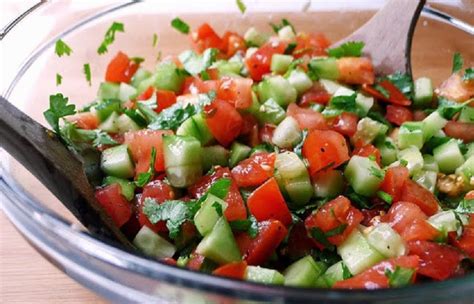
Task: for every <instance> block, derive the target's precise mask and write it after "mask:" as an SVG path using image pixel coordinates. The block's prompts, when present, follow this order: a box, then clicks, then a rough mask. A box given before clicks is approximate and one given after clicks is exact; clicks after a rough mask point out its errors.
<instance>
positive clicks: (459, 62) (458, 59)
mask: <svg viewBox="0 0 474 304" xmlns="http://www.w3.org/2000/svg"><path fill="white" fill-rule="evenodd" d="M463 65H464V59H463V58H462V55H461V54H460V53H458V52H456V53H454V55H453V69H452V72H453V73H456V72H459V71H460V70H461V69H462V66H463Z"/></svg>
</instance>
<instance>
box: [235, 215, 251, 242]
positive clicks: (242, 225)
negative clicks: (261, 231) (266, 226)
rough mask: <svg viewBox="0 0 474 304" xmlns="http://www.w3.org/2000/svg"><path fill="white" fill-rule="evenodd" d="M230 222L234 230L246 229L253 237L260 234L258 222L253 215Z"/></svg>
mask: <svg viewBox="0 0 474 304" xmlns="http://www.w3.org/2000/svg"><path fill="white" fill-rule="evenodd" d="M229 224H230V227H231V228H232V229H233V230H237V231H246V232H247V233H248V234H249V235H250V237H251V238H255V237H256V236H257V234H258V222H257V219H256V218H255V217H254V216H252V215H251V216H250V217H249V218H248V219H245V220H236V221H232V222H229Z"/></svg>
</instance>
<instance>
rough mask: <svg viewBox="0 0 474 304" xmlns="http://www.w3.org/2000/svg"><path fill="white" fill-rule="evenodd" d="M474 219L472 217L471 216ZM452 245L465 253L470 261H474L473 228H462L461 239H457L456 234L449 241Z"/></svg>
mask: <svg viewBox="0 0 474 304" xmlns="http://www.w3.org/2000/svg"><path fill="white" fill-rule="evenodd" d="M471 217H472V218H474V216H473V215H471ZM451 242H452V244H453V245H454V246H455V247H456V248H459V249H461V250H462V251H463V252H465V253H466V254H467V255H468V256H469V257H470V258H471V259H474V228H471V227H464V229H463V231H462V235H461V237H460V238H459V239H458V238H457V237H456V234H455V235H454V237H453V238H452V240H451Z"/></svg>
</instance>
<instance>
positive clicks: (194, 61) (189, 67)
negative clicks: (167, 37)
mask: <svg viewBox="0 0 474 304" xmlns="http://www.w3.org/2000/svg"><path fill="white" fill-rule="evenodd" d="M217 53H218V51H217V49H213V48H209V49H207V50H205V51H204V53H203V54H202V55H198V54H196V53H195V52H193V51H186V52H184V53H181V54H180V55H179V61H181V62H182V63H183V67H184V70H185V71H186V72H187V73H189V74H191V75H198V74H199V73H201V72H203V71H205V70H206V69H207V68H209V67H210V66H211V65H212V64H213V63H214V61H216V55H217Z"/></svg>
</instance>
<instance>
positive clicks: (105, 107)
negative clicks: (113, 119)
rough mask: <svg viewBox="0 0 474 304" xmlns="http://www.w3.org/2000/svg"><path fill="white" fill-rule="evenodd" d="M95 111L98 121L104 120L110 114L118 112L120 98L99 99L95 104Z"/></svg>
mask: <svg viewBox="0 0 474 304" xmlns="http://www.w3.org/2000/svg"><path fill="white" fill-rule="evenodd" d="M94 109H95V111H96V113H97V117H99V120H100V121H104V120H106V119H107V117H109V116H110V114H112V113H114V112H120V109H121V105H120V100H118V99H107V100H103V101H101V102H100V103H99V104H98V105H96V106H95V108H94Z"/></svg>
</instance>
